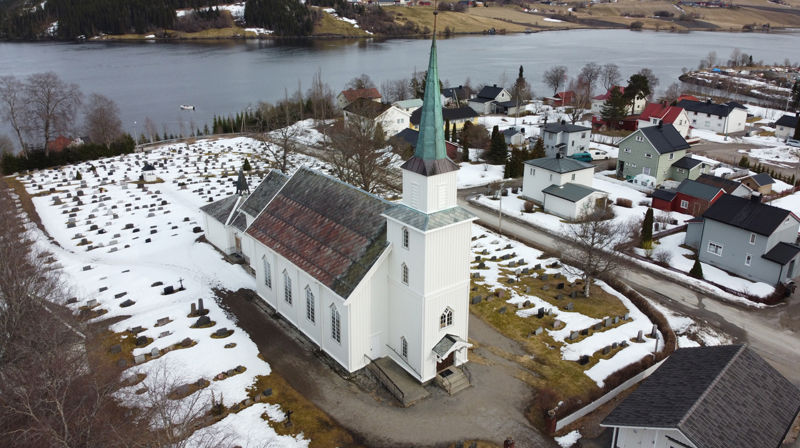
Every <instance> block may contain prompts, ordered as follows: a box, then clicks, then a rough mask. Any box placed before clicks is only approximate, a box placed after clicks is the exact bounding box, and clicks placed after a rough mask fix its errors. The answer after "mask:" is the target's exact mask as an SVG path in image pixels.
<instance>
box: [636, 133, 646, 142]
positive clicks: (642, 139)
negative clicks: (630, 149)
mask: <svg viewBox="0 0 800 448" xmlns="http://www.w3.org/2000/svg"><path fill="white" fill-rule="evenodd" d="M636 141H637V142H643V141H644V137H642V136H641V135H637V136H636Z"/></svg>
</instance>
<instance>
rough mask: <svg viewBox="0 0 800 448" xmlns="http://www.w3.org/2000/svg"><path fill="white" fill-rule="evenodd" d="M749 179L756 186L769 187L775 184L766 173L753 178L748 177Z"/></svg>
mask: <svg viewBox="0 0 800 448" xmlns="http://www.w3.org/2000/svg"><path fill="white" fill-rule="evenodd" d="M750 178H751V179H753V182H755V183H756V184H758V186H763V185H770V184H774V183H775V179H773V178H772V177H770V175H769V174H767V173H758V174H756V175H754V176H750Z"/></svg>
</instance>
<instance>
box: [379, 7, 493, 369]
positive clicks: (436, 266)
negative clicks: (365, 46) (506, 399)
mask: <svg viewBox="0 0 800 448" xmlns="http://www.w3.org/2000/svg"><path fill="white" fill-rule="evenodd" d="M435 30H436V28H435V21H434V37H433V41H432V42H431V50H430V59H429V62H428V72H427V79H426V81H425V95H424V98H423V105H422V117H421V121H420V129H419V139H418V141H417V147H416V149H415V151H414V155H413V156H412V157H411V158H410V159H408V160H407V161H406V162H405V163H404V164H403V165H402V167H401V168H402V172H403V199H402V201H401V202H400V203H399V204H397V205H396V206H394V207H392V208H391V209H389V210H387V211H386V212H385V213H384V216H386V218H387V228H386V231H387V240H388V241H389V243H390V244H391V245H392V250H391V254H390V256H389V260H388V264H387V268H388V270H389V272H388V282H389V284H388V289H389V300H388V304H387V307H388V309H387V312H388V332H387V333H388V334H387V335H386V342H385V343H386V347H388V350H387V354H388V355H389V356H390V357H391V358H392V359H393V360H394V361H395V362H396V363H397V364H398V365H400V366H401V367H403V368H404V369H405V370H406V371H407V372H408V373H409V374H411V375H412V376H414V377H415V378H417V379H418V380H419V381H420V382H427V381H430V380H432V379H434V378H435V377H436V375H437V373H439V372H441V371H443V370H444V369H446V368H448V367H450V366H458V365H460V364H463V363H464V362H466V361H467V348H468V347H469V343H468V342H467V340H468V337H467V333H468V322H469V283H470V277H469V267H470V266H469V260H470V241H471V237H472V221H474V220H475V219H477V218H476V217H475V216H473V215H472V214H471V213H469V212H467V211H466V210H464V209H462V208H461V207H459V206H458V204H457V196H456V194H457V187H456V180H457V175H458V168H459V167H458V165H457V164H456V163H455V162H453V161H452V160H450V159H449V158H448V157H447V151H446V147H445V140H444V121H443V119H442V104H441V95H440V90H439V69H438V65H437V54H436V31H435Z"/></svg>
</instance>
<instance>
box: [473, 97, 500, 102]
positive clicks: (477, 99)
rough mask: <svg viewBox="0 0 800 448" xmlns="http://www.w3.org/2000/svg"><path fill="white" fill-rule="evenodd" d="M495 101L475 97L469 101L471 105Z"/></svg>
mask: <svg viewBox="0 0 800 448" xmlns="http://www.w3.org/2000/svg"><path fill="white" fill-rule="evenodd" d="M493 101H494V98H481V97H475V98H472V99H470V100H469V102H470V103H491V102H493Z"/></svg>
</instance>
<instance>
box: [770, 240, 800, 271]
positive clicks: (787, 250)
mask: <svg viewBox="0 0 800 448" xmlns="http://www.w3.org/2000/svg"><path fill="white" fill-rule="evenodd" d="M798 252H800V247H798V246H796V245H794V244H789V243H784V242H780V243H778V244H776V245H775V247H773V248H772V249H770V250H769V252H767V253H765V254H764V255H762V257H764V258H766V259H767V260H770V261H774V262H775V263H778V264H780V265H784V264H786V263H788V262H790V261H792V258H794V257H795V255H797V254H798Z"/></svg>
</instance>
